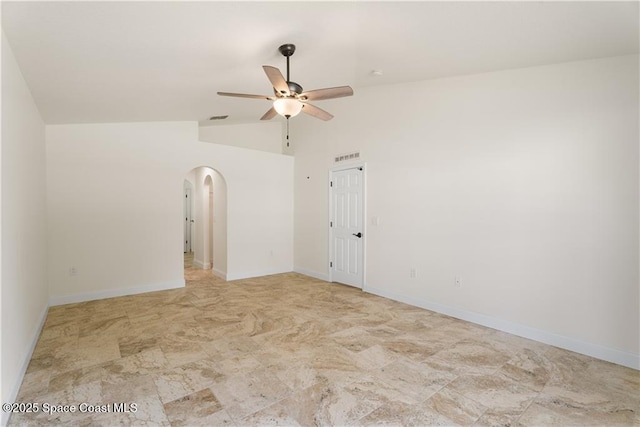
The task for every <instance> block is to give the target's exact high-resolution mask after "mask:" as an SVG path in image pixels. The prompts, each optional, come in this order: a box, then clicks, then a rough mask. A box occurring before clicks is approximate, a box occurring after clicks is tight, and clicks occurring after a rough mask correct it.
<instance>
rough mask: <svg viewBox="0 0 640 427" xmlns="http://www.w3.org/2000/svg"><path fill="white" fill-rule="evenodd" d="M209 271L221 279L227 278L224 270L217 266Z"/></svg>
mask: <svg viewBox="0 0 640 427" xmlns="http://www.w3.org/2000/svg"><path fill="white" fill-rule="evenodd" d="M211 272H212V273H213V275H214V276H217V277H219V278H221V279H222V280H228V279H227V272H226V271H222V270H218V269H217V268H214V269H213V270H211Z"/></svg>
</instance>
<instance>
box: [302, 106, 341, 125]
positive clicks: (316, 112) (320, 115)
mask: <svg viewBox="0 0 640 427" xmlns="http://www.w3.org/2000/svg"><path fill="white" fill-rule="evenodd" d="M302 112H303V113H307V114H308V115H310V116H313V117H315V118H317V119H320V120H324V121H327V120H331V119H333V116H332V115H331V114H329V113H327V112H326V111H324V110H323V109H322V108H318V107H316V106H315V105H311V104H306V103H302Z"/></svg>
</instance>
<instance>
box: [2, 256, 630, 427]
mask: <svg viewBox="0 0 640 427" xmlns="http://www.w3.org/2000/svg"><path fill="white" fill-rule="evenodd" d="M185 275H186V278H187V283H188V285H187V286H186V287H185V288H183V289H177V290H169V291H162V292H153V293H147V294H141V295H135V296H127V297H120V298H111V299H105V300H100V301H92V302H86V303H79V304H70V305H65V306H58V307H52V308H51V309H50V310H49V314H48V316H47V320H46V323H45V327H44V330H43V331H42V334H41V336H40V339H39V341H38V344H37V346H36V349H35V351H34V354H33V357H32V359H31V363H30V365H29V368H28V370H27V374H26V375H25V378H24V382H23V384H22V387H21V389H20V392H19V397H18V399H17V400H18V401H20V402H38V403H40V404H43V403H49V404H55V405H73V406H74V407H75V408H76V409H79V408H80V406H79V405H80V404H82V403H85V404H89V405H94V408H96V407H97V408H101V407H102V408H107V409H109V410H110V412H103V413H99V412H78V411H77V412H75V413H68V412H62V413H57V414H53V415H47V414H44V413H42V412H39V413H37V414H14V415H13V416H12V417H11V419H10V422H9V425H59V424H69V425H80V426H93V425H96V426H114V425H149V426H151V425H154V426H155V425H173V426H182V425H189V426H198V425H203V426H216V425H229V426H250V425H291V426H298V425H301V426H312V425H322V426H329V425H331V426H342V425H364V426H369V425H394V426H396V425H397V426H400V425H402V426H430V425H478V426H485V425H500V426H508V425H522V426H550V425H559V426H566V425H607V426H613V425H619V426H627V425H629V426H630V425H635V426H638V425H640V373H639V372H638V371H635V370H632V369H628V368H624V367H621V366H618V365H614V364H610V363H607V362H603V361H600V360H596V359H593V358H590V357H586V356H582V355H579V354H576V353H572V352H569V351H565V350H560V349H558V348H555V347H551V346H548V345H543V344H540V343H537V342H534V341H530V340H526V339H523V338H519V337H516V336H513V335H509V334H506V333H502V332H498V331H495V330H493V329H489V328H484V327H480V326H477V325H474V324H471V323H468V322H464V321H460V320H456V319H453V318H451V317H447V316H443V315H440V314H437V313H433V312H430V311H427V310H422V309H419V308H415V307H412V306H409V305H405V304H401V303H398V302H394V301H391V300H387V299H384V298H380V297H377V296H374V295H370V294H367V293H364V292H361V291H360V290H357V289H355V288H352V287H348V286H343V285H338V284H329V283H326V282H322V281H319V280H316V279H312V278H309V277H306V276H302V275H299V274H294V273H289V274H279V275H274V276H268V277H261V278H256V279H249V280H239V281H234V282H224V281H222V280H220V279H218V278H215V277H214V276H212V275H211V274H210V273H209V272H208V271H203V270H195V269H193V268H191V266H190V265H189V264H188V263H186V265H185ZM114 403H127V404H133V403H135V409H136V410H135V412H134V411H133V410H132V408H133V406H132V405H129V406H127V408H129V412H113V406H112V404H114ZM101 405H102V406H101ZM104 405H109V406H104ZM84 409H87V408H86V407H85V408H84Z"/></svg>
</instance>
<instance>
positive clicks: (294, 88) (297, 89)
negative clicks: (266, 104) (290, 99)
mask: <svg viewBox="0 0 640 427" xmlns="http://www.w3.org/2000/svg"><path fill="white" fill-rule="evenodd" d="M287 85H288V86H289V92H291V93H295V94H296V95H300V94H301V93H302V86H300V85H299V84H298V83H296V82H287Z"/></svg>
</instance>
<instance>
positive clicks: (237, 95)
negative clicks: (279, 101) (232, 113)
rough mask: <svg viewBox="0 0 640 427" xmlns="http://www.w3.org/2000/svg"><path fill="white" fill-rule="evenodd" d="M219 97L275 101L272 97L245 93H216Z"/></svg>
mask: <svg viewBox="0 0 640 427" xmlns="http://www.w3.org/2000/svg"><path fill="white" fill-rule="evenodd" d="M218 95H220V96H234V97H236V98H253V99H267V100H269V101H273V100H275V98H274V97H273V96H267V95H250V94H247V93H231V92H218Z"/></svg>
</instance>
